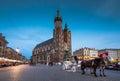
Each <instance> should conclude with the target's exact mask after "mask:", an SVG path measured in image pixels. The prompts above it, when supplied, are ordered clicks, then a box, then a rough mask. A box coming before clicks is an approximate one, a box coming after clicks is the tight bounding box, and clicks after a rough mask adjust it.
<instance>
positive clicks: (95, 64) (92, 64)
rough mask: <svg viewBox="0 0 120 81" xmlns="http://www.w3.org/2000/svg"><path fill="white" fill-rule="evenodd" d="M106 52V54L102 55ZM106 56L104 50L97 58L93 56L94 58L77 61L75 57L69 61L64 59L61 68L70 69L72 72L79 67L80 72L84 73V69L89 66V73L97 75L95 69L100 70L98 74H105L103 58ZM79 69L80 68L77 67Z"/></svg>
mask: <svg viewBox="0 0 120 81" xmlns="http://www.w3.org/2000/svg"><path fill="white" fill-rule="evenodd" d="M104 54H106V56H105V55H104ZM107 56H108V53H107V52H105V53H103V54H100V55H99V57H98V58H95V59H94V60H87V61H86V60H82V61H78V60H77V59H75V58H74V59H72V60H71V61H70V60H69V61H64V62H63V65H62V68H63V70H71V71H73V72H76V70H77V69H78V68H81V71H82V74H85V69H86V68H87V69H88V68H90V72H91V74H94V75H95V76H96V77H97V74H96V70H97V69H99V70H100V76H106V75H105V74H104V70H105V66H106V63H105V60H106V58H107ZM79 70H80V69H79Z"/></svg>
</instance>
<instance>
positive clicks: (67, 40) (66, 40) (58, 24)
mask: <svg viewBox="0 0 120 81" xmlns="http://www.w3.org/2000/svg"><path fill="white" fill-rule="evenodd" d="M54 25H55V29H54V34H53V39H54V50H55V60H56V61H63V60H64V56H65V50H67V51H69V53H70V54H71V32H70V31H69V29H68V26H67V24H65V28H64V29H62V17H61V15H60V11H59V10H57V16H56V17H55V19H54Z"/></svg>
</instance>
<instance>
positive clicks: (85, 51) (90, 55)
mask: <svg viewBox="0 0 120 81" xmlns="http://www.w3.org/2000/svg"><path fill="white" fill-rule="evenodd" d="M73 55H74V56H77V57H78V59H80V60H82V59H84V60H90V59H94V58H97V57H98V50H96V49H94V48H87V47H85V48H81V49H79V50H76V51H75V52H73Z"/></svg>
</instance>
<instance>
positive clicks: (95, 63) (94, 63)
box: [81, 58, 106, 77]
mask: <svg viewBox="0 0 120 81" xmlns="http://www.w3.org/2000/svg"><path fill="white" fill-rule="evenodd" d="M104 67H105V62H104V61H103V59H101V58H95V59H94V60H89V61H85V60H83V61H82V62H81V70H82V74H85V69H86V68H90V71H91V74H94V76H95V77H97V74H96V70H97V68H100V76H102V75H103V76H106V75H105V74H104Z"/></svg>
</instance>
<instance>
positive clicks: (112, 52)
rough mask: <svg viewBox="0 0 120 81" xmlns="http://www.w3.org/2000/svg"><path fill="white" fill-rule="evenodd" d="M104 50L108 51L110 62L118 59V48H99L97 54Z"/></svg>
mask: <svg viewBox="0 0 120 81" xmlns="http://www.w3.org/2000/svg"><path fill="white" fill-rule="evenodd" d="M104 52H108V58H109V60H110V61H111V62H115V61H117V60H118V49H103V50H99V54H102V53H104Z"/></svg>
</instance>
